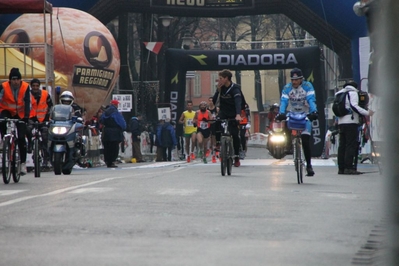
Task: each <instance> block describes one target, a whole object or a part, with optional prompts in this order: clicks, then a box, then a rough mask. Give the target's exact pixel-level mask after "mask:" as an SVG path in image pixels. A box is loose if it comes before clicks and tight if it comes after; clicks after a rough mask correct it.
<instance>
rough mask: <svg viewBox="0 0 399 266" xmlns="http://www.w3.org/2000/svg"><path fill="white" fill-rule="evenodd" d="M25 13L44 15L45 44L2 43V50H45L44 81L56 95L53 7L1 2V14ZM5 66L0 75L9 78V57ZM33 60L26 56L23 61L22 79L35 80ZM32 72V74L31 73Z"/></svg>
mask: <svg viewBox="0 0 399 266" xmlns="http://www.w3.org/2000/svg"><path fill="white" fill-rule="evenodd" d="M25 13H37V14H43V43H0V50H4V52H3V53H4V54H5V50H6V49H18V50H19V51H22V52H23V54H24V55H25V54H26V52H25V51H26V50H28V49H32V48H40V49H44V53H45V59H44V60H45V62H44V66H45V77H44V79H43V83H44V84H45V86H46V88H49V87H51V89H52V91H51V95H53V96H54V95H55V91H54V90H55V86H54V85H55V74H54V51H53V18H52V13H53V6H52V5H51V4H50V3H49V2H47V1H46V0H18V1H9V0H0V14H25ZM46 15H50V16H49V17H50V23H49V24H50V29H49V33H50V38H47V32H48V29H47V19H48V18H47V16H46ZM1 63H2V64H3V65H4V73H0V75H1V76H2V75H4V76H5V77H7V76H8V73H9V72H10V70H11V67H10V69H8V67H7V57H6V56H4V58H3V62H1ZM32 63H33V59H31V58H29V57H28V56H24V60H23V71H21V74H22V77H23V78H25V79H27V78H33V77H35V73H34V67H30V66H32V65H33V64H32ZM29 72H30V73H29Z"/></svg>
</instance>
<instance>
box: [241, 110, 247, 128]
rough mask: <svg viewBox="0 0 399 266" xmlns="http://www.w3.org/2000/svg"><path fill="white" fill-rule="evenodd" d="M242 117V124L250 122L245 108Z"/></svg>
mask: <svg viewBox="0 0 399 266" xmlns="http://www.w3.org/2000/svg"><path fill="white" fill-rule="evenodd" d="M241 118H242V120H241V121H240V125H246V124H248V118H247V113H246V112H245V110H241Z"/></svg>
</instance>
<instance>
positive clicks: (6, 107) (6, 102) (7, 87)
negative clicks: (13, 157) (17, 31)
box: [0, 68, 31, 175]
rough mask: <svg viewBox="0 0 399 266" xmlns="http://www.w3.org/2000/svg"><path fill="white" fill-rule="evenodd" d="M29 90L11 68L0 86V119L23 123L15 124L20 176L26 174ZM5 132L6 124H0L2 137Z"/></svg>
mask: <svg viewBox="0 0 399 266" xmlns="http://www.w3.org/2000/svg"><path fill="white" fill-rule="evenodd" d="M30 106H31V98H30V88H29V83H27V82H25V81H22V76H21V73H20V72H19V69H18V68H12V69H11V71H10V75H9V80H8V81H5V82H3V83H2V84H1V85H0V117H1V118H5V117H7V118H14V119H20V120H21V121H23V122H25V123H17V130H18V147H19V150H20V153H21V172H20V174H21V175H25V174H26V164H25V163H26V151H27V150H26V141H25V136H26V132H27V126H26V123H28V121H29V115H30ZM6 131H7V125H6V123H4V122H3V123H0V132H1V136H2V137H3V136H4V135H5V133H6Z"/></svg>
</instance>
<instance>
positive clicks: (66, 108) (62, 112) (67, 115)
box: [50, 104, 73, 121]
mask: <svg viewBox="0 0 399 266" xmlns="http://www.w3.org/2000/svg"><path fill="white" fill-rule="evenodd" d="M72 114H73V108H72V106H70V105H65V104H57V105H55V106H54V107H53V109H52V110H51V116H50V117H51V119H52V120H54V121H69V120H71V119H72Z"/></svg>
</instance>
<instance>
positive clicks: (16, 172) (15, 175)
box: [11, 141, 21, 183]
mask: <svg viewBox="0 0 399 266" xmlns="http://www.w3.org/2000/svg"><path fill="white" fill-rule="evenodd" d="M11 150H12V157H11V158H12V162H11V172H12V179H13V180H14V183H18V182H19V179H20V178H21V153H20V151H19V146H18V143H17V142H16V141H14V142H13V143H12V144H11Z"/></svg>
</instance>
